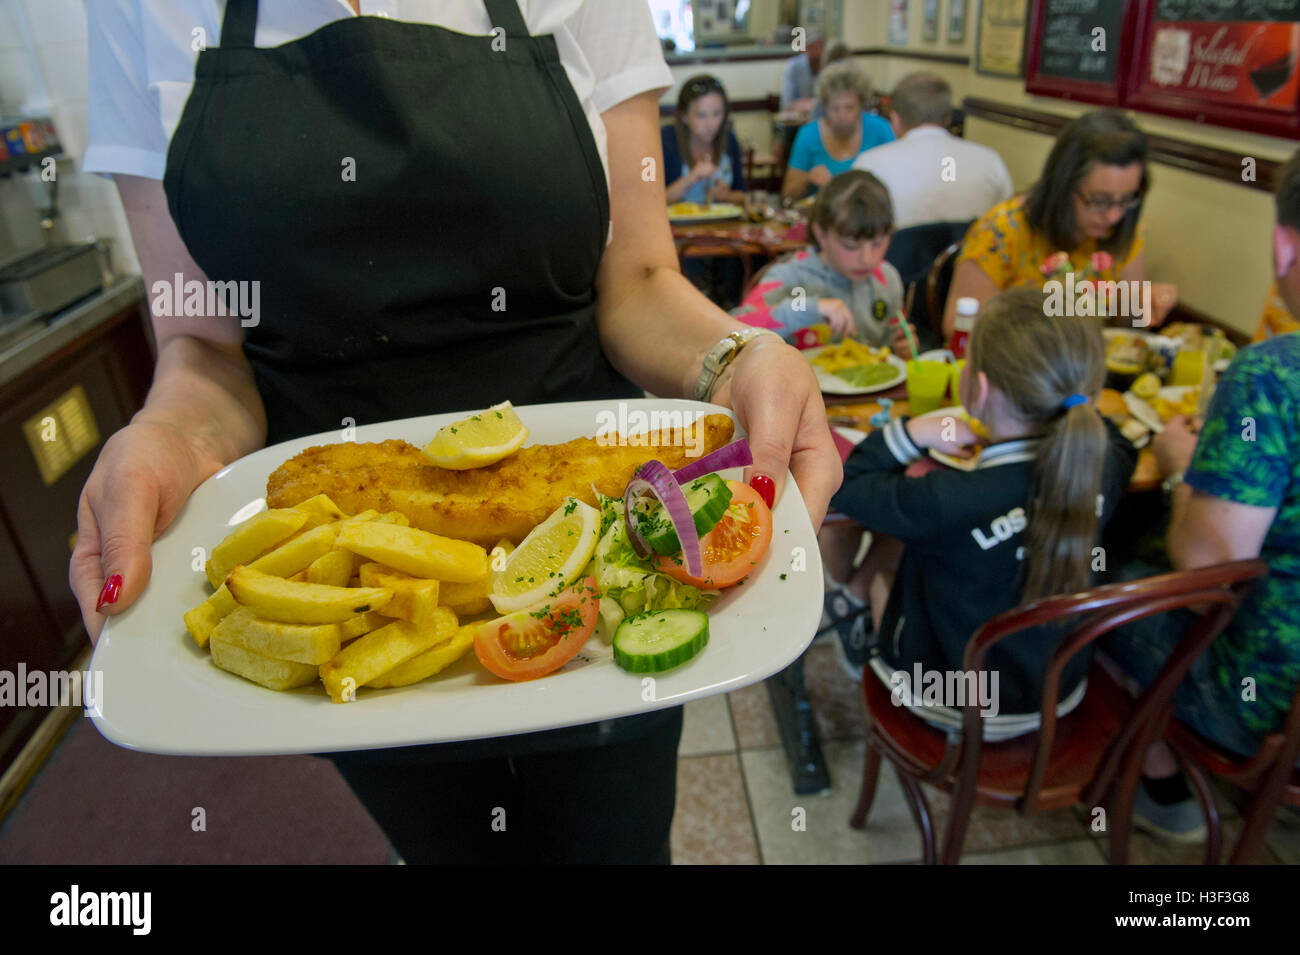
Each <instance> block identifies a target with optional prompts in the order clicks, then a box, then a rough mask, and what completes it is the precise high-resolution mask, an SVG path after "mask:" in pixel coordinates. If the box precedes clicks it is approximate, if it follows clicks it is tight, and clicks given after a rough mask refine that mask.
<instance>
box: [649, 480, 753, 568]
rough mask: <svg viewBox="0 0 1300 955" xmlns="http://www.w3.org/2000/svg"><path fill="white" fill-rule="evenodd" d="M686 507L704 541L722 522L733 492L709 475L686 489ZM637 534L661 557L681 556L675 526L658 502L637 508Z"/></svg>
mask: <svg viewBox="0 0 1300 955" xmlns="http://www.w3.org/2000/svg"><path fill="white" fill-rule="evenodd" d="M682 494H683V495H684V496H685V497H686V506H687V507H689V508H690V509H691V517H692V518H693V519H694V521H695V533H697V534H699V535H700V536H701V537H703V536H704V535H705V534H707V533H708V532H709V531H711V530H713V525H715V524H716V523H718V521H720V520H722V515H723V514H725V513H727V505H728V504H730V503H731V488H729V487H727V482H726V481H724V480H723V479H722V478H720V477H718V475H716V474H706V475H704V477H698V478H696V479H695V480H693V481H687V482H686V483H685V484H683V485H682ZM637 517H638V521H637V525H636V527H637V530H638V531H640V532H641V536H642V537H644V538H645V541H646V543H647V544H649V545H650V548H651V549H652V550H653V551H654V552H655V553H657V554H663V555H664V556H665V557H671V556H672V555H674V554H679V553H681V550H682V542H681V541H679V540H678V539H677V531H676V530H674V529H673V522H672V521H670V520H669V519H668V514H667V512H666V511H665V510H664V506H663V505H662V504H660V503H659V502H658V501H656V500H654V499H648V500H647V501H646V502H645V503H638V505H637Z"/></svg>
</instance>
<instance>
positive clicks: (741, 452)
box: [673, 438, 754, 484]
mask: <svg viewBox="0 0 1300 955" xmlns="http://www.w3.org/2000/svg"><path fill="white" fill-rule="evenodd" d="M753 463H754V455H753V453H752V452H751V451H750V450H749V442H748V441H746V440H745V439H744V438H737V439H736V440H735V441H733V442H731V444H728V445H726V446H725V447H721V448H718V450H716V451H714V452H712V453H710V454H706V455H705V456H704V457H702V458H700V459H699V460H697V461H692V462H691V463H690V464H688V465H686V467H684V468H678V469H677V470H676V471H674V472H673V477H674V478H676V479H677V483H678V484H685V483H686V482H687V481H692V480H694V479H695V478H697V477H703V476H704V475H706V474H712V473H713V472H714V471H725V470H726V469H727V468H747V467H749V466H750V465H751V464H753Z"/></svg>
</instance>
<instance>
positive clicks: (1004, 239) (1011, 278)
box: [957, 195, 1142, 289]
mask: <svg viewBox="0 0 1300 955" xmlns="http://www.w3.org/2000/svg"><path fill="white" fill-rule="evenodd" d="M1027 199H1028V197H1027V196H1025V195H1019V196H1012V197H1011V198H1010V199H1008V200H1007V201H1006V202H1000V203H998V204H997V205H996V206H994V207H993V208H992V209H990V210H989V211H988V212H986V213H984V215H982V216H981V217H980V218H978V219H976V220H975V221H974V222H973V223H972V224H971V227H970V229H969V230H968V231H967V232H966V238H965V239H964V240H963V241H962V248H961V253H960V254H959V255H958V256H957V262H958V263H960V262H962V261H964V260H966V259H971V260H973V261H974V262H975V263H976V264H977V265H979V267H980V268H981V269H983V270H984V272H985V274H986V275H988V277H989V278H991V279H992V280H993V281H994V283H995V284H996V285H997V287H998V288H1000V289H1009V288H1019V287H1021V286H1042V284H1043V283H1044V282H1046V281H1047V276H1045V275H1043V273H1042V265H1043V263H1044V262H1045V261H1047V259H1048V257H1049V256H1051V255H1052V254H1054V253H1056V252H1065V253H1067V254H1068V255H1069V257H1070V269H1069V271H1072V272H1076V273H1079V274H1080V275H1082V273H1083V271H1084V269H1086V268H1087V267H1088V263H1089V260H1090V259H1091V258H1092V254H1093V253H1094V252H1096V251H1097V240H1096V239H1091V238H1090V239H1088V240H1087V241H1085V242H1084V243H1083V244H1082V245H1079V246H1077V247H1076V248H1073V249H1054V248H1052V246H1051V243H1050V242H1049V241H1048V239H1047V237H1046V236H1045V235H1043V234H1041V233H1038V232H1034V231H1033V230H1032V229H1030V227H1029V222H1028V220H1027V218H1026V216H1025V202H1026V200H1027ZM1141 252H1142V230H1141V229H1140V228H1139V229H1138V233H1137V234H1136V235H1135V236H1134V237H1133V245H1132V246H1131V247H1130V248H1129V250H1128V256H1127V257H1126V258H1124V259H1115V260H1114V261H1113V262H1112V263H1111V265H1110V267H1109V268H1106V269H1102V270H1100V272H1097V271H1096V270H1094V274H1095V275H1096V277H1098V278H1100V279H1101V280H1102V281H1117V280H1118V279H1119V275H1120V273H1121V272H1123V271H1124V269H1125V268H1127V267H1128V265H1129V263H1130V262H1132V261H1133V260H1134V259H1135V258H1137V257H1138V255H1139V254H1141Z"/></svg>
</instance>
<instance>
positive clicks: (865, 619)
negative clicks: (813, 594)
mask: <svg viewBox="0 0 1300 955" xmlns="http://www.w3.org/2000/svg"><path fill="white" fill-rule="evenodd" d="M826 618H827V619H829V623H827V624H826V625H825V626H824V627H822V629H821V630H819V631H817V633H818V636H821V635H822V634H831V633H833V634H834V635H835V637H836V640H835V658H836V659H837V660H839V662H840V666H841V667H842V668H843V670H844V672H845V673H847V674H848V675H849V677H851V678H852V679H854V680H861V679H862V667H863V666H864V665H866V662H867V657H868V655H869V652H870V648H871V637H872V633H871V631H870V630H869V629H868V628H869V621H870V619H871V608H870V607H868V606H867V605H866V604H864V603H861V602H860V601H858V599H857V598H856V597H854V596H853V595H852V594H850V593H849V592H848V591H847V590H845V589H844V588H838V589H836V590H828V591H827V592H826Z"/></svg>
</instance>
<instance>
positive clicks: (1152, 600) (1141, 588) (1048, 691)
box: [950, 560, 1268, 814]
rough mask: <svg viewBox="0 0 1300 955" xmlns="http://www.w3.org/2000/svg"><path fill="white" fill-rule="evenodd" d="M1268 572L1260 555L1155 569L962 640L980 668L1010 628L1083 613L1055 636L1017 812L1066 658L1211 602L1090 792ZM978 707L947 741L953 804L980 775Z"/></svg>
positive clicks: (1039, 765)
mask: <svg viewBox="0 0 1300 955" xmlns="http://www.w3.org/2000/svg"><path fill="white" fill-rule="evenodd" d="M1267 572H1268V565H1267V564H1265V563H1264V562H1263V561H1261V560H1240V561H1234V562H1232V563H1227V564H1218V565H1215V566H1213V567H1198V568H1195V569H1193V570H1185V571H1176V572H1170V573H1167V574H1158V575H1156V576H1154V577H1147V578H1144V579H1142V580H1135V581H1129V582H1126V583H1119V584H1108V585H1106V586H1104V587H1096V588H1094V589H1092V590H1087V591H1084V592H1082V593H1077V594H1067V595H1062V596H1057V597H1046V598H1043V599H1042V600H1035V601H1033V602H1031V603H1028V604H1025V605H1024V606H1021V607H1016V608H1013V609H1011V610H1008V611H1006V612H1005V613H1001V614H999V615H998V616H996V617H994V618H993V619H992V620H990V621H988V622H987V623H985V624H984V625H983V626H982V627H980V628H979V630H977V631H976V632H975V634H974V635H973V636H972V637H971V639H970V641H969V642H968V643H967V644H966V651H965V654H964V656H963V660H962V666H963V668H964V670H965V671H966V672H967V673H975V674H979V673H980V672H981V671H982V670H983V669H984V663H985V660H986V659H987V657H988V654H989V651H990V650H991V649H992V648H993V647H994V646H996V645H997V644H998V643H1000V642H1001V641H1003V640H1005V639H1007V638H1008V637H1010V636H1012V635H1013V634H1016V633H1019V632H1021V631H1023V630H1027V629H1029V628H1032V627H1039V626H1042V625H1043V624H1046V623H1049V622H1053V621H1065V620H1069V619H1072V618H1076V617H1082V619H1080V620H1079V621H1078V622H1077V623H1076V624H1075V625H1074V626H1073V627H1072V628H1071V629H1070V631H1069V632H1068V633H1067V634H1066V635H1065V637H1064V638H1063V639H1061V640H1060V642H1059V643H1058V644H1057V646H1056V648H1055V650H1054V651H1053V652H1052V654H1051V656H1050V657H1049V658H1048V661H1047V664H1046V668H1045V671H1044V675H1043V689H1042V699H1041V701H1040V703H1041V705H1040V716H1041V720H1042V724H1041V728H1040V730H1039V733H1038V740H1037V743H1036V748H1035V752H1034V761H1033V765H1032V768H1031V770H1030V775H1029V781H1028V783H1027V785H1026V787H1025V793H1024V796H1023V799H1022V802H1021V811H1022V812H1024V813H1026V814H1028V813H1030V812H1032V811H1033V810H1034V808H1035V806H1036V803H1037V800H1038V797H1039V792H1040V790H1041V787H1042V783H1043V779H1044V777H1045V775H1046V772H1047V765H1048V758H1049V757H1050V756H1051V753H1052V745H1053V743H1054V742H1055V741H1056V726H1057V718H1056V708H1057V703H1058V701H1059V700H1060V689H1061V687H1060V682H1061V674H1062V672H1063V671H1064V669H1065V667H1066V664H1067V663H1069V661H1070V660H1071V658H1073V657H1074V656H1075V655H1076V654H1078V653H1080V652H1081V651H1083V650H1084V649H1085V648H1087V647H1088V646H1090V645H1091V644H1092V643H1094V642H1095V641H1096V640H1098V639H1099V638H1100V637H1102V636H1103V635H1105V634H1107V633H1109V632H1110V631H1111V630H1114V629H1115V628H1116V627H1119V626H1122V625H1124V624H1127V623H1131V622H1133V621H1134V620H1140V619H1141V618H1143V617H1149V616H1152V615H1154V614H1159V613H1167V612H1169V611H1171V610H1175V609H1178V608H1180V607H1191V606H1196V605H1210V609H1209V610H1208V611H1207V612H1205V613H1204V614H1203V615H1202V616H1200V617H1199V618H1198V619H1197V620H1196V622H1195V623H1193V624H1192V626H1191V627H1190V628H1189V630H1188V632H1187V633H1186V634H1185V635H1184V637H1183V639H1182V640H1181V641H1180V642H1179V644H1178V649H1177V650H1176V651H1175V652H1174V653H1173V654H1172V655H1171V656H1170V658H1169V660H1168V661H1166V663H1165V665H1164V667H1163V668H1162V669H1161V671H1160V673H1159V675H1158V676H1157V677H1156V679H1155V680H1154V681H1153V682H1152V683H1151V685H1150V686H1148V687H1147V688H1146V689H1145V690H1144V691H1143V693H1142V695H1141V696H1140V697H1139V698H1138V701H1137V703H1136V705H1135V708H1134V710H1133V712H1132V713H1131V715H1130V718H1129V720H1128V722H1127V723H1126V724H1125V727H1124V729H1123V730H1122V731H1121V732H1120V734H1119V735H1118V736H1116V737H1115V738H1114V739H1113V740H1112V741H1111V744H1110V748H1109V749H1108V750H1107V753H1106V756H1105V758H1104V760H1103V762H1102V764H1101V766H1100V768H1099V770H1098V772H1097V774H1096V777H1095V778H1094V780H1093V783H1092V784H1091V785H1090V787H1089V791H1090V792H1092V793H1097V792H1100V791H1104V789H1105V786H1106V785H1108V784H1109V781H1110V780H1111V779H1112V778H1114V776H1115V775H1116V773H1118V771H1119V766H1120V761H1121V760H1122V759H1123V757H1124V755H1125V753H1128V752H1131V751H1133V750H1134V748H1135V747H1140V748H1142V749H1144V748H1145V747H1146V746H1147V745H1149V744H1150V743H1152V742H1154V739H1155V737H1156V735H1157V733H1158V732H1159V730H1160V729H1161V728H1162V726H1163V724H1164V717H1165V716H1167V710H1168V707H1169V706H1170V704H1171V701H1172V699H1173V694H1174V691H1175V690H1176V689H1177V687H1178V684H1179V683H1180V682H1182V679H1183V677H1184V676H1185V675H1186V674H1187V671H1188V669H1189V668H1190V667H1191V665H1192V662H1193V661H1194V660H1195V659H1196V658H1197V657H1198V656H1200V654H1201V653H1202V652H1204V650H1205V649H1206V648H1207V647H1208V646H1209V645H1210V643H1211V642H1212V641H1213V640H1214V638H1215V637H1217V636H1218V635H1219V633H1220V632H1221V631H1222V630H1223V628H1224V627H1226V626H1227V624H1228V622H1229V621H1230V620H1231V619H1232V615H1233V614H1234V613H1235V612H1236V610H1237V607H1238V605H1239V604H1240V602H1241V600H1242V599H1243V598H1244V597H1245V595H1246V593H1247V592H1248V591H1249V589H1250V588H1251V587H1252V586H1253V585H1254V583H1255V582H1256V581H1257V580H1258V579H1259V578H1261V577H1263V576H1264V575H1265V574H1267ZM981 705H982V704H981V703H980V701H978V700H967V701H965V705H964V707H963V712H962V737H961V740H960V741H958V742H955V743H954V744H950V746H951V745H957V746H959V747H960V753H958V754H955V755H956V760H957V763H956V765H957V773H956V775H957V783H956V785H955V787H954V793H953V798H954V803H956V802H957V801H958V800H959V799H960V800H964V801H968V800H969V799H970V798H972V796H973V794H974V791H975V785H976V783H977V781H978V778H979V762H980V752H981V747H982V744H983V736H982V732H981V716H980V707H981Z"/></svg>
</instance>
